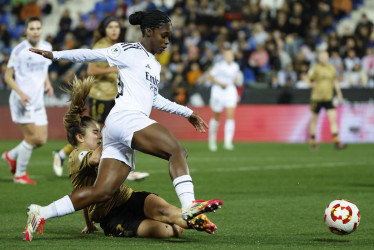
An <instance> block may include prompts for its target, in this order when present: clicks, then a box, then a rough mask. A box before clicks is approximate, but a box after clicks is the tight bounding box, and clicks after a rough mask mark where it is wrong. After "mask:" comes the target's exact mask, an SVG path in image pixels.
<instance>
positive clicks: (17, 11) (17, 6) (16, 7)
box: [11, 0, 23, 22]
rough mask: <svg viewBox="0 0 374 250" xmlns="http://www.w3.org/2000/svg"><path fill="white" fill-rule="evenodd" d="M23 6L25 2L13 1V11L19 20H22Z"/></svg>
mask: <svg viewBox="0 0 374 250" xmlns="http://www.w3.org/2000/svg"><path fill="white" fill-rule="evenodd" d="M22 7H23V4H22V2H21V1H20V0H16V1H14V2H13V5H12V9H11V13H12V15H14V16H15V17H16V18H17V20H18V22H21V11H22Z"/></svg>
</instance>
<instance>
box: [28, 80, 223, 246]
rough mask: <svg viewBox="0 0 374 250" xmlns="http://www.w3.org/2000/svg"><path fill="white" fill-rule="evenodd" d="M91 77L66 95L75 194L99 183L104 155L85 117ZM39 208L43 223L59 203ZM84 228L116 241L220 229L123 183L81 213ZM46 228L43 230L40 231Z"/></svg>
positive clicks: (90, 120)
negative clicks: (117, 239) (76, 191)
mask: <svg viewBox="0 0 374 250" xmlns="http://www.w3.org/2000/svg"><path fill="white" fill-rule="evenodd" d="M92 83H93V78H92V77H90V78H88V79H86V80H85V81H83V82H82V81H79V80H78V79H77V78H75V80H74V83H73V84H70V87H71V88H69V89H72V90H71V91H70V90H67V89H66V90H65V92H67V93H69V94H71V95H72V98H71V104H70V108H69V110H68V111H67V113H66V114H65V116H64V127H65V130H66V131H67V137H68V141H69V143H70V144H71V145H73V146H74V148H75V149H74V150H73V151H72V152H71V153H70V157H69V162H68V166H69V169H70V179H71V182H72V185H73V188H74V189H78V188H82V187H86V186H92V185H94V183H95V180H96V177H97V172H98V165H99V162H100V158H101V152H102V144H101V141H102V136H101V132H100V130H101V128H100V123H98V122H97V121H96V120H95V119H93V118H92V117H90V116H85V115H83V113H84V108H85V100H86V97H87V95H88V93H89V91H90V87H91V86H92ZM31 206H34V208H35V207H36V208H38V210H39V211H40V214H41V216H42V218H43V221H45V220H47V219H50V218H52V217H51V213H49V211H50V210H58V209H59V208H58V207H56V206H58V204H55V203H52V204H50V205H49V206H46V207H40V206H38V205H31ZM82 211H83V217H84V220H85V223H86V226H85V228H84V229H83V230H82V233H93V232H94V231H97V230H98V228H97V226H96V225H95V223H100V227H101V228H102V229H103V230H104V233H105V235H106V236H114V237H148V238H167V237H179V236H180V234H181V232H182V231H183V229H187V228H191V229H192V228H193V229H196V230H198V231H205V232H207V233H210V234H213V233H214V232H215V230H216V228H217V227H216V225H215V224H214V223H212V222H210V220H209V219H208V217H207V216H206V215H204V214H200V215H198V216H196V217H194V218H191V219H189V220H187V221H186V220H184V219H183V218H182V210H181V209H180V208H177V207H175V206H173V205H171V204H169V203H168V202H166V201H165V200H164V199H162V198H161V197H159V196H157V195H155V194H152V193H149V192H144V191H143V192H137V191H133V190H132V189H131V188H130V187H128V186H126V185H125V184H122V185H121V186H120V187H119V189H118V190H117V191H116V192H115V193H114V194H113V196H112V198H110V199H109V200H107V201H105V202H102V203H98V204H92V205H90V206H88V207H87V208H84V209H83V210H82ZM39 229H40V230H42V229H43V225H41V226H40V227H39ZM32 237H33V234H32V233H30V228H26V231H25V240H26V241H31V240H32Z"/></svg>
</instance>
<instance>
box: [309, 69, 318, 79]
mask: <svg viewBox="0 0 374 250" xmlns="http://www.w3.org/2000/svg"><path fill="white" fill-rule="evenodd" d="M315 69H316V67H315V66H313V67H312V68H310V69H309V71H308V78H309V80H311V81H314V80H315V78H316V70H315Z"/></svg>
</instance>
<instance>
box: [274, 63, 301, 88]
mask: <svg viewBox="0 0 374 250" xmlns="http://www.w3.org/2000/svg"><path fill="white" fill-rule="evenodd" d="M296 82H297V75H296V72H295V71H294V69H293V66H292V64H289V65H287V67H286V68H285V69H282V70H279V71H278V74H277V77H276V80H275V81H273V82H272V86H273V88H283V87H287V88H294V87H295V85H296Z"/></svg>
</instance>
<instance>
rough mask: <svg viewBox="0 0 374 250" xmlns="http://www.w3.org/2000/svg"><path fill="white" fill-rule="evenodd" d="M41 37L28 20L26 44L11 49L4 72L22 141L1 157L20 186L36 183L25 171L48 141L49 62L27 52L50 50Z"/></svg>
mask: <svg viewBox="0 0 374 250" xmlns="http://www.w3.org/2000/svg"><path fill="white" fill-rule="evenodd" d="M41 34H42V24H41V21H40V19H39V18H36V17H31V18H28V19H27V20H26V22H25V35H26V40H24V41H23V42H21V43H20V44H18V45H17V46H16V47H15V48H14V49H13V51H12V53H11V55H10V59H9V62H8V66H7V69H6V72H5V82H6V83H7V84H8V85H9V87H10V88H11V89H12V92H11V94H10V96H9V107H10V112H11V116H12V120H13V122H14V123H16V124H18V125H19V127H20V129H21V131H22V135H23V141H22V142H21V143H20V144H18V145H17V146H16V147H15V148H13V149H11V150H9V151H7V152H4V153H3V154H2V156H1V157H2V159H3V160H4V161H6V162H7V163H8V165H9V169H10V171H11V173H12V174H14V178H13V180H14V182H16V183H21V184H35V183H36V182H35V181H33V180H31V179H30V178H29V177H28V174H27V173H26V168H27V165H28V163H29V160H30V158H31V154H32V151H33V150H34V148H38V147H40V146H42V145H43V144H45V143H46V141H47V137H48V127H47V124H48V121H47V113H46V110H45V106H44V93H47V94H48V96H52V95H53V87H52V85H51V81H50V80H49V77H48V67H49V65H50V64H51V61H50V60H48V59H46V58H41V57H40V56H38V55H35V54H34V53H32V52H31V51H29V48H37V49H42V50H47V51H51V50H52V46H51V44H50V43H48V42H46V41H44V40H40V36H41Z"/></svg>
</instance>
